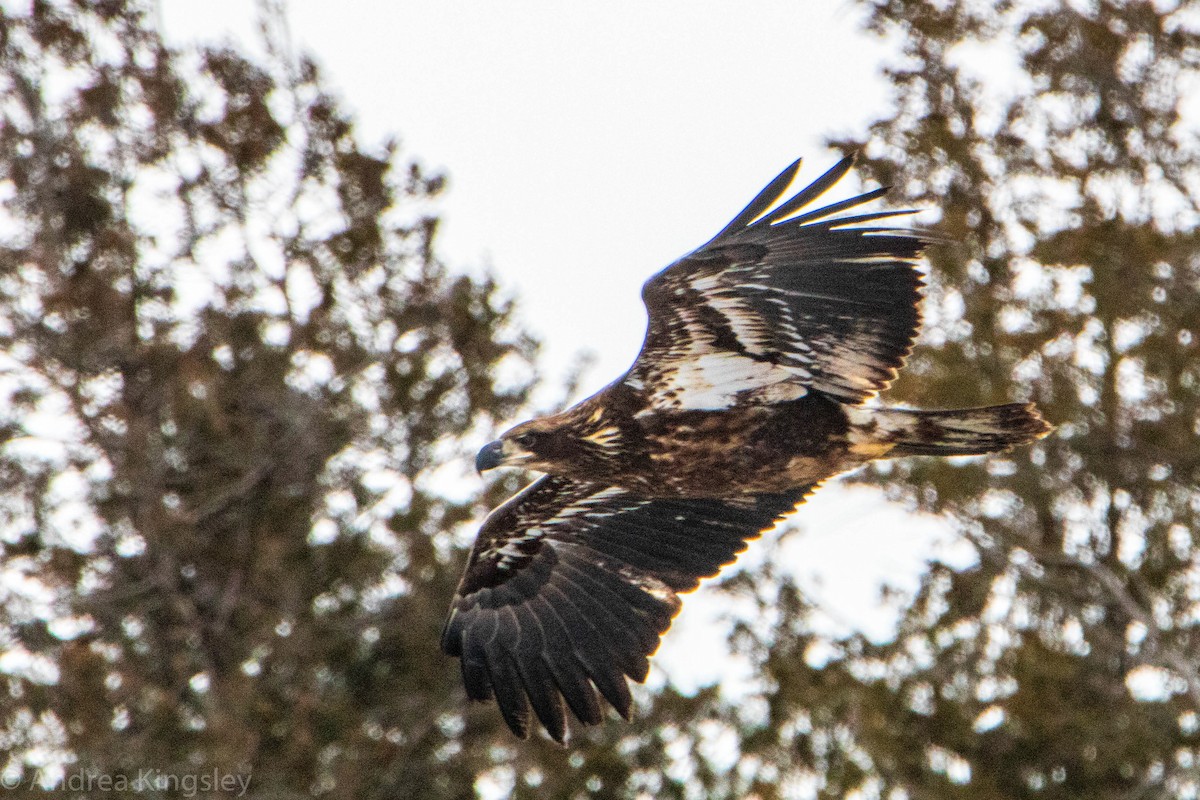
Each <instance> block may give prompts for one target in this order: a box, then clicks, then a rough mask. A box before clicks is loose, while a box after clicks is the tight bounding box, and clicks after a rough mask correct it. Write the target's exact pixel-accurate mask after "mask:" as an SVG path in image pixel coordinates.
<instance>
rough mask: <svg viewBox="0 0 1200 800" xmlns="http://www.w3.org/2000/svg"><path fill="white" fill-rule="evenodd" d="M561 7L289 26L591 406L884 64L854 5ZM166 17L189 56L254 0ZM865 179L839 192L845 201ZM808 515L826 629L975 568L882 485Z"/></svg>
mask: <svg viewBox="0 0 1200 800" xmlns="http://www.w3.org/2000/svg"><path fill="white" fill-rule="evenodd" d="M563 9H564V6H563V5H562V4H561V3H558V2H550V1H549V0H539V1H538V2H532V1H520V2H506V3H495V2H486V0H456V2H448V3H429V2H412V1H411V0H403V1H402V2H382V1H380V0H371V1H370V2H367V1H365V0H364V1H361V2H346V3H336V4H335V3H329V2H325V1H323V0H291V2H290V18H291V32H292V36H293V39H294V41H295V43H296V45H297V47H298V48H300V49H302V50H305V51H308V52H310V53H312V54H315V55H316V57H317V59H318V60H319V61H320V62H321V63H322V64H323V65H324V67H325V70H326V76H325V77H326V80H327V82H328V83H329V84H330V85H331V86H333V87H335V88H336V89H337V90H338V92H339V93H340V94H341V96H342V97H343V99H344V100H345V103H346V105H347V107H348V108H349V109H352V110H353V111H355V112H356V114H357V116H358V119H359V121H360V126H361V133H363V134H364V135H365V136H366V137H368V140H379V139H382V138H383V137H384V136H387V135H398V136H399V137H400V139H401V141H402V144H403V146H404V150H405V152H406V154H407V155H410V156H415V157H417V158H418V159H419V160H420V161H421V162H422V163H424V164H426V165H427V166H430V167H434V168H442V169H445V170H446V171H447V172H448V174H449V178H450V183H449V191H448V193H447V194H446V195H445V196H444V199H443V200H442V202H441V210H442V214H443V227H442V235H441V239H440V246H439V250H440V252H441V253H442V254H443V256H444V257H445V258H446V259H447V261H448V262H449V263H450V265H451V266H452V267H455V268H459V269H464V268H469V269H470V268H478V267H481V266H486V267H487V268H489V269H490V270H492V271H493V272H494V273H495V274H496V276H497V277H498V278H499V280H500V281H501V283H502V285H504V286H505V287H506V288H507V289H509V290H511V292H512V293H513V294H514V295H515V296H516V297H518V298H519V301H520V306H521V308H522V312H521V317H522V320H523V324H524V325H525V326H526V327H527V328H529V329H531V330H532V331H534V332H535V333H536V334H538V335H539V336H540V338H541V339H542V340H543V341H544V342H545V351H544V353H543V359H542V363H541V366H542V368H543V370H544V372H545V375H546V378H547V383H548V384H549V385H550V386H551V387H554V386H556V385H558V384H559V383H560V382H561V378H562V376H563V375H564V374H565V373H566V371H567V369H568V367H569V365H570V364H571V363H572V361H573V359H574V358H575V356H576V355H577V354H578V353H580V352H581V351H584V350H588V351H591V352H593V353H594V354H595V356H596V366H595V367H594V368H593V369H592V370H591V371H590V372H589V373H588V375H587V379H586V381H585V385H584V386H583V387H582V388H583V390H584V391H585V392H588V393H590V392H592V391H594V390H596V389H599V388H600V387H601V386H603V385H604V384H606V383H607V382H608V381H610V380H611V379H612V378H614V377H616V376H617V375H618V374H619V373H621V372H623V371H624V370H625V369H626V368H627V367H628V365H629V363H630V362H631V361H632V360H633V357H634V356H635V355H636V353H637V350H638V347H639V346H640V344H641V339H642V335H643V332H644V327H645V314H644V310H643V307H642V304H641V299H640V288H641V284H642V282H643V281H644V280H645V279H646V278H648V277H649V276H650V275H651V274H653V273H654V272H656V271H658V270H659V269H661V268H662V267H664V266H665V265H666V264H668V263H669V262H670V261H672V260H673V259H675V258H676V257H678V256H680V255H682V254H683V253H685V252H687V251H689V250H691V249H692V248H694V247H696V246H698V245H700V244H702V243H703V242H705V241H707V240H708V239H709V238H710V237H711V236H712V235H713V234H715V233H716V232H717V231H718V230H719V229H720V228H721V227H723V226H724V224H725V223H726V222H728V221H729V219H731V218H732V217H733V215H734V214H736V213H737V212H738V211H739V210H740V209H741V208H742V206H743V205H744V204H745V203H746V202H747V201H749V200H750V198H751V197H753V196H754V194H755V193H756V192H757V191H758V190H759V189H760V188H761V187H762V186H763V185H765V184H766V182H767V181H768V180H770V179H771V178H773V177H774V176H775V175H776V174H777V173H778V172H779V171H780V170H781V169H783V168H784V167H785V166H786V165H787V164H789V163H790V162H791V161H792V160H793V159H795V158H796V157H798V156H805V157H806V162H805V168H804V170H803V171H802V173H801V180H802V181H807V180H809V179H811V178H814V177H816V176H817V175H819V174H820V173H821V172H823V171H824V170H825V169H826V168H827V167H829V166H830V165H832V163H833V162H834V161H835V159H836V158H837V155H836V154H834V153H831V152H829V151H826V150H824V149H823V147H822V146H821V142H822V141H823V139H824V138H825V137H826V136H830V135H836V134H842V133H846V132H853V131H861V130H863V129H865V126H866V125H867V124H868V123H869V122H871V121H872V120H873V119H875V118H876V117H877V116H879V115H880V114H882V113H883V112H884V111H886V108H887V102H888V99H887V98H888V94H887V90H886V87H885V85H884V83H883V81H882V79H881V78H880V77H879V70H880V67H881V65H882V64H883V63H884V61H885V60H886V59H887V57H888V54H889V52H890V51H889V48H887V47H886V46H885V45H884V44H883V43H881V42H879V41H877V40H875V39H873V38H870V37H868V36H867V35H866V34H862V33H860V32H859V29H858V19H859V12H858V10H857V9H856V8H855V6H854V5H853V4H852V3H851V2H848V0H819V1H814V2H807V3H799V2H795V0H770V1H769V2H768V1H765V0H764V1H763V2H742V3H737V4H733V3H716V2H682V1H681V0H655V2H649V3H647V2H634V1H632V0H613V1H611V2H608V3H604V4H599V3H597V4H586V5H585V4H578V5H571V6H570V12H569V13H567V12H564V11H563ZM697 9H699V10H697ZM161 21H162V23H163V25H164V27H165V30H166V31H167V33H168V35H169V36H170V37H172V38H173V39H175V40H176V41H182V40H186V39H192V38H200V39H214V38H223V37H226V36H228V35H230V33H231V32H232V33H233V34H234V35H236V36H238V37H239V38H243V37H245V36H246V35H247V34H248V33H249V32H251V31H252V30H253V4H252V3H248V2H245V0H208V1H207V2H203V3H199V2H194V0H161ZM856 188H857V187H856V185H855V183H854V182H853V180H852V179H847V181H846V182H845V185H844V186H839V187H838V188H837V189H836V190H835V192H837V194H838V197H844V196H849V195H850V194H851V193H852V192H853V191H854V190H855V189H856ZM797 519H798V521H799V522H800V524H801V525H803V526H804V533H803V535H801V536H799V537H793V541H791V542H789V543H788V545H787V547H786V548H785V550H784V551H783V552H784V553H785V554H786V555H787V557H788V558H789V561H792V559H794V562H792V563H794V564H795V566H796V570H797V575H798V577H799V578H800V579H801V580H802V583H803V585H804V587H805V590H806V592H808V593H809V594H810V596H812V597H814V598H816V599H818V600H820V601H821V603H822V605H823V606H824V607H825V608H827V609H828V611H829V614H828V618H827V619H826V620H825V621H824V625H823V626H824V627H825V628H826V629H827V630H829V631H830V632H838V631H840V632H844V631H846V630H847V629H851V628H858V629H861V630H864V631H865V632H867V633H868V634H870V635H873V636H876V637H885V636H887V634H888V632H889V631H890V630H891V626H892V624H893V619H894V616H893V614H891V613H887V612H884V611H883V610H882V609H881V607H880V600H879V595H878V587H879V585H880V583H881V582H882V581H884V580H887V581H889V582H891V583H893V584H898V585H899V586H901V587H903V588H906V589H909V590H911V589H913V588H915V586H916V580H917V577H918V575H919V574H920V571H921V570H922V566H923V563H924V559H926V558H927V557H929V555H930V554H931V553H932V552H934V551H935V550H937V551H941V552H943V553H944V552H946V551H947V549H948V548H953V550H954V553H955V555H956V557H955V558H953V559H952V560H953V561H955V562H957V563H960V564H962V563H966V562H967V561H969V558H970V555H969V553H967V552H965V551H964V550H963V546H962V545H961V544H959V545H958V546H955V545H954V541H953V537H951V536H950V535H949V534H948V533H947V532H946V529H945V526H944V525H941V524H940V523H939V522H938V521H937V520H936V519H932V518H928V517H919V516H918V515H916V514H914V513H913V512H909V511H907V510H906V509H901V508H896V507H893V506H891V505H889V504H887V503H886V502H885V501H883V500H882V497H881V495H880V493H879V492H878V491H876V490H872V489H867V488H862V487H860V488H854V489H845V488H841V487H839V486H837V485H836V483H835V485H833V486H830V487H826V488H825V489H823V490H822V492H820V493H819V494H818V496H817V498H816V500H814V501H813V502H812V503H810V505H808V506H806V507H805V508H804V509H802V511H801V512H800V514H799V515H797ZM746 558H749V559H750V562H751V563H752V562H753V560H754V558H755V555H754V549H753V548H752V550H751V552H750V553H748V554H747V556H743V559H746ZM710 600H711V598H708V597H707V596H706V595H705V593H704V591H703V590H701V591H700V592H699V593H698V594H697V596H695V597H694V598H692V599H690V600H689V601H688V603H687V604H686V606H685V613H684V614H683V615H682V617H681V618H680V620H679V621H678V622H677V623H676V626H675V627H674V628H673V629H672V631H671V633H670V634H669V635H668V637H667V639H666V640H665V642H664V645H663V647H662V649H661V650H660V652H659V656H658V658H657V659H656V662H655V663H656V669H657V670H662V671H664V672H665V673H667V674H669V675H670V676H671V678H672V680H674V681H675V682H676V683H677V685H680V686H681V687H687V686H690V685H695V683H696V682H699V681H705V680H712V679H715V678H716V677H717V674H716V673H715V670H716V669H717V668H718V665H720V664H725V665H726V667H727V664H728V662H723V661H720V660H717V659H712V658H707V657H706V658H701V659H697V658H696V653H697V652H704V651H705V649H706V648H710V647H711V645H712V636H711V625H712V623H713V620H714V619H715V617H716V616H718V615H719V614H720V613H721V612H722V611H723V610H725V609H723V608H722V606H721V605H720V604H719V603H713V602H710ZM699 662H703V663H702V664H701V663H699ZM726 667H722V669H726ZM655 674H656V671H653V670H652V675H655ZM660 677H661V674H660ZM748 677H749V676H746V675H740V676H739V675H736V674H735V675H734V676H733V678H732V681H731V682H732V683H736V682H737V681H739V680H741V679H742V678H748ZM657 679H658V678H652V680H657Z"/></svg>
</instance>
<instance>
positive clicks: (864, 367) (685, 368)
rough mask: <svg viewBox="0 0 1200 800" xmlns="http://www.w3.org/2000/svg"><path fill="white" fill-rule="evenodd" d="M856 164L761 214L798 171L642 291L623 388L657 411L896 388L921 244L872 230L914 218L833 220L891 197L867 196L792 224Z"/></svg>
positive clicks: (915, 317) (857, 397)
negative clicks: (634, 352) (638, 344)
mask: <svg viewBox="0 0 1200 800" xmlns="http://www.w3.org/2000/svg"><path fill="white" fill-rule="evenodd" d="M852 164H853V158H846V159H844V160H842V161H841V162H840V163H839V164H837V165H836V166H835V167H833V169H831V170H829V171H828V172H827V173H825V175H823V176H821V177H820V178H818V179H817V180H816V181H814V182H813V183H812V184H810V185H809V186H807V187H805V188H804V189H801V190H800V191H799V192H798V193H797V194H796V195H795V196H793V197H792V198H790V199H788V200H786V201H784V202H783V203H781V204H779V205H778V206H776V207H775V209H774V210H772V211H768V209H770V208H771V206H773V205H775V204H776V203H777V202H778V201H779V199H780V198H781V197H783V195H784V193H785V192H786V190H787V187H788V184H789V183H790V182H791V180H792V178H794V177H795V174H796V172H797V170H798V167H799V162H796V163H795V164H793V165H791V166H790V167H789V168H788V169H787V170H784V172H783V173H781V174H780V176H779V177H777V178H776V179H775V180H774V181H772V182H771V184H769V185H768V186H767V188H766V189H764V190H763V191H762V192H761V193H760V194H759V195H758V196H757V197H756V198H755V199H754V200H752V201H751V202H750V204H749V205H748V206H747V207H746V208H745V209H744V210H743V211H742V212H741V213H740V214H738V216H737V217H735V218H734V220H733V221H732V222H730V223H729V225H727V226H726V227H725V228H724V229H723V230H722V231H721V232H720V233H719V234H717V236H716V237H714V238H713V239H712V240H711V241H709V242H708V243H707V244H705V245H704V246H702V247H700V248H698V249H697V250H695V251H693V252H692V253H689V254H688V255H687V256H684V257H683V258H681V259H680V260H679V261H677V262H675V263H674V264H672V265H671V266H669V267H667V268H666V269H664V270H663V271H661V272H659V273H658V274H657V275H655V276H654V277H652V278H650V280H648V281H647V282H646V284H645V285H644V286H643V289H642V299H643V301H644V302H645V304H646V309H647V313H648V315H649V323H648V326H647V330H646V338H645V341H644V343H643V345H642V350H641V352H640V353H639V354H638V357H637V359H636V360H635V362H634V364H633V366H632V367H631V368H630V370H629V372H628V373H627V374H626V375H625V377H624V379H623V380H624V381H625V382H626V383H627V384H629V385H630V386H632V387H634V388H636V389H639V390H641V391H644V392H645V393H646V395H647V397H648V400H649V404H650V406H651V407H652V408H658V409H671V408H681V409H721V408H728V407H731V406H737V405H765V404H770V403H775V402H779V401H784V400H792V399H796V398H798V397H802V396H803V395H804V394H805V393H807V392H808V391H809V390H812V389H815V390H818V391H821V392H824V393H825V394H828V395H830V396H832V397H834V398H836V399H838V400H840V401H842V402H848V403H860V402H862V401H864V400H866V399H867V398H869V397H871V396H872V395H874V394H876V393H877V392H879V391H880V390H882V389H883V388H885V387H886V386H887V385H888V383H890V382H891V381H892V380H894V379H895V377H896V370H897V369H898V368H899V367H900V366H901V365H902V364H903V362H904V359H905V358H906V357H907V355H908V353H909V352H910V350H911V347H912V341H913V339H914V337H915V335H916V332H917V329H918V327H919V325H920V312H919V309H918V303H919V301H920V290H921V287H922V285H923V283H922V280H921V276H920V273H919V272H918V271H917V270H916V262H917V260H918V259H919V258H920V256H921V253H922V250H923V248H924V247H925V246H926V244H927V243H928V240H927V239H925V238H923V237H922V236H921V235H920V234H918V233H917V232H915V231H911V230H906V229H898V228H887V227H880V226H878V225H876V224H874V223H876V222H877V221H879V220H882V219H885V218H887V217H892V216H898V215H902V214H910V213H913V212H911V211H880V212H873V213H865V214H857V215H853V216H838V215H839V214H841V213H842V212H843V211H846V210H848V209H851V208H855V207H857V206H860V205H862V204H864V203H867V202H869V201H871V200H875V199H876V198H878V197H881V196H882V195H883V194H884V193H885V192H886V189H876V190H874V191H871V192H867V193H866V194H863V195H859V196H858V197H854V198H851V199H849V200H844V201H841V202H838V203H833V204H831V205H828V206H825V207H822V208H818V209H816V210H813V211H809V212H806V213H800V212H801V211H802V210H803V209H804V208H805V207H806V206H807V205H809V204H810V203H812V202H813V201H814V200H816V199H817V198H818V197H819V196H820V195H821V194H823V193H824V192H825V191H826V190H827V189H829V187H830V186H832V185H833V184H834V183H836V182H837V181H838V180H839V179H841V178H842V177H843V176H844V175H845V174H846V173H847V172H848V171H849V169H850V167H851V166H852Z"/></svg>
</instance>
